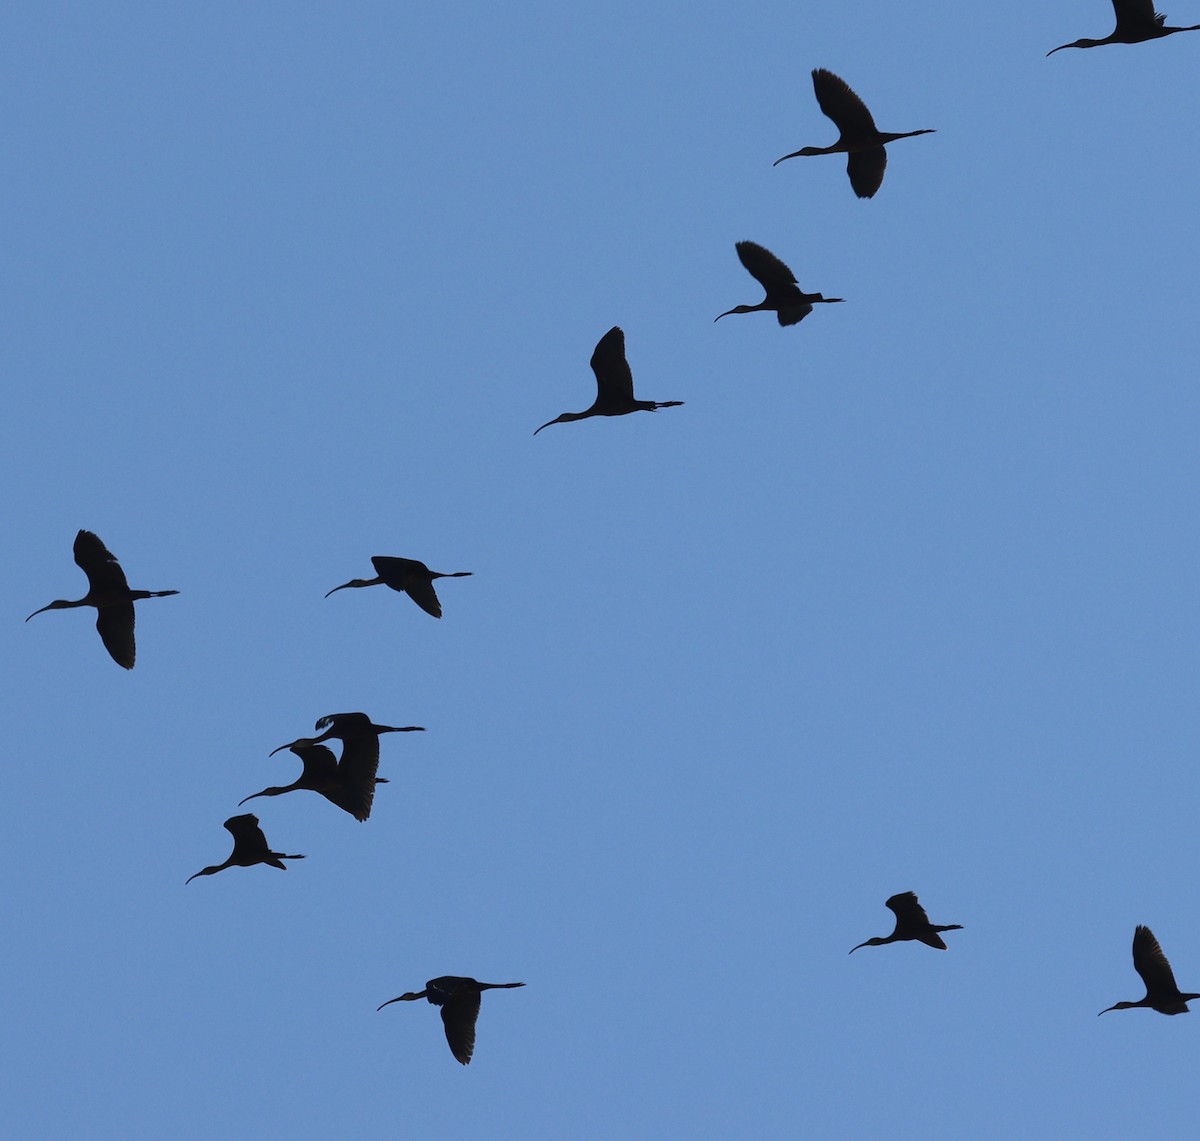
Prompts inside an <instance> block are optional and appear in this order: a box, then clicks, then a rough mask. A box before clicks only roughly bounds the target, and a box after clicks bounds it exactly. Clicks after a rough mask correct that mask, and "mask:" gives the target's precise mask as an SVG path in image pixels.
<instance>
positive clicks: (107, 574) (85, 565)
mask: <svg viewBox="0 0 1200 1141" xmlns="http://www.w3.org/2000/svg"><path fill="white" fill-rule="evenodd" d="M75 562H76V563H77V564H78V566H79V568H80V570H82V571H83V573H84V574H85V575H87V579H88V592H87V594H85V595H84V596H83V597H82V598H80V599H77V600H76V601H74V602H70V601H68V600H67V599H64V598H59V599H56V600H55V601H54V602H51V603H50V604H49V605H47V606H43V607H42V609H41V610H35V611H34V612H33V614H31V615H30V616H29V618H32V617H33V616H34V614H42V613H44V612H45V611H47V610H70V609H73V608H74V607H76V606H94V607H95V608H96V611H97V614H96V629H97V630H98V631H99V632H100V640H101V641H102V642H103V643H104V648H105V649H106V650H107V651H108V652H109V655H110V656H111V657H112V660H113V661H114V662H116V663H117V665H119V666H123V667H124V668H125V669H127V670H131V669H133V662H134V659H135V658H136V657H137V646H136V645H135V644H134V640H133V623H134V614H133V604H134V603H135V602H136V601H138V600H139V599H142V598H165V597H166V596H167V595H169V594H178V593H179V591H177V590H130V589H129V583H128V582H127V581H126V580H125V572H124V571H123V570H122V569H121V564H120V563H119V562H117V557H116V555H114V554H113V553H112V551H110V550H109V549H108V548H107V547H106V546H105V545H104V544H103V543H102V542H101V541H100V538H99V536H97V535H93V534H92V532H91V531H80V532H79V534H78V535H76V536H75ZM29 618H26V619H25V621H26V622H28V621H29Z"/></svg>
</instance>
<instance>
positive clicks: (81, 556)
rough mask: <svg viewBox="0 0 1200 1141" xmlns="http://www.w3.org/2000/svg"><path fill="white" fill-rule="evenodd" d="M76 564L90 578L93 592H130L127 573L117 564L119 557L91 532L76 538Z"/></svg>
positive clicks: (82, 533) (80, 534)
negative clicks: (126, 577)
mask: <svg viewBox="0 0 1200 1141" xmlns="http://www.w3.org/2000/svg"><path fill="white" fill-rule="evenodd" d="M75 562H76V563H77V564H78V565H79V569H80V570H82V571H83V573H84V574H85V575H87V577H88V582H89V583H90V584H91V588H92V590H95V591H105V590H128V589H129V583H128V582H126V580H125V572H124V571H123V570H122V569H121V564H120V563H119V562H117V556H116V555H114V554H113V553H112V551H110V550H109V549H108V548H107V547H106V546H105V545H104V544H103V543H102V542H101V541H100V538H99V536H98V535H93V534H92V532H91V531H80V532H79V534H78V535H76V536H75Z"/></svg>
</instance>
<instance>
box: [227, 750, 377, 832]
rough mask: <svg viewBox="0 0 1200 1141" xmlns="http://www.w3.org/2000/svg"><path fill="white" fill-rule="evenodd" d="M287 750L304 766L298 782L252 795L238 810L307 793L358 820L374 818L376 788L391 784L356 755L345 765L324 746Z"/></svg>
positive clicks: (240, 803)
mask: <svg viewBox="0 0 1200 1141" xmlns="http://www.w3.org/2000/svg"><path fill="white" fill-rule="evenodd" d="M376 739H377V740H378V738H376ZM287 748H289V749H291V751H292V752H293V753H295V754H296V756H298V757H299V758H300V760H301V762H302V763H303V765H304V771H303V772H301V774H300V776H299V778H297V779H296V780H295V781H293V782H292V783H291V784H288V785H283V786H279V787H274V788H264V789H263V790H262V792H255V793H251V794H250V795H249V796H248V797H246V798H245V800H240V801H238V805H239V806H240V805H243V804H245V803H246V801H247V800H253V799H254V798H255V797H258V796H282V795H283V794H284V793H285V792H295V791H296V790H298V789H308V790H309V791H311V792H318V793H320V794H321V795H322V796H323V797H324V798H325V799H326V800H328V801H329V802H330V803H331V804H336V805H337V806H338V808H341V809H344V810H345V811H346V812H349V813H350V815H351V816H353V817H354V819H355V820H366V819H367V817H368V816H370V815H371V805H372V804H373V803H374V800H375V786H376V785H377V784H387V783H388V782H387V780H386V779H385V778H383V777H377V776H375V775H374V773H373V772H371V771H370V766H369V765H363V764H361V763H357V764H356V763H355V762H356V761H357V760H358V758H357V756H356V755H353V754H355V753H356V752H357V751H355V750H352V756H351V757H350V763H347V764H345V765H343V764H341V763H339V761H338V759H337V758H336V757H335V756H334V755H333V750H332V749H328V748H326V747H325V746H324V745H303V744H292V745H288V746H287ZM343 759H344V758H343Z"/></svg>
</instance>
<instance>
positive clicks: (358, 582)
mask: <svg viewBox="0 0 1200 1141" xmlns="http://www.w3.org/2000/svg"><path fill="white" fill-rule="evenodd" d="M371 564H372V565H373V566H374V567H375V572H376V577H375V578H352V579H351V580H350V581H349V582H344V583H342V585H341V586H335V587H334V588H333V590H331V591H330V592H329V594H336V593H337V592H338V591H339V590H346V589H347V588H348V587H352V586H379V585H380V584H382V585H384V586H390V587H391V588H392V589H393V590H398V591H400V593H401V594H407V595H408V597H409V598H411V599H412V600H413V601H414V602H415V603H416V604H417V605H418V606H419V607H420V608H421V609H422V610H424V611H425V613H426V614H432V615H433V616H434V617H435V618H440V617H441V616H442V604H441V603H440V602H439V601H438V596H437V595H436V594H435V593H434V589H433V580H434V579H435V578H469V577H470V575H471V572H470V571H454V572H453V573H452V574H442V572H441V571H431V570H430V569H429V568H428V567H427V566H426V565H425V564H424V563H420V562H417V560H416V559H398V558H395V557H393V556H392V555H374V556H372V558H371ZM329 594H327V595H325V597H326V598H328V597H329Z"/></svg>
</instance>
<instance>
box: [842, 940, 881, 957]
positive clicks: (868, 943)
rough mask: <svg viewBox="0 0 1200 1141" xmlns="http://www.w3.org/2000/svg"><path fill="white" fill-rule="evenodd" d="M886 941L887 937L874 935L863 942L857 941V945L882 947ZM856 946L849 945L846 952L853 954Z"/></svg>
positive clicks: (856, 948)
mask: <svg viewBox="0 0 1200 1141" xmlns="http://www.w3.org/2000/svg"><path fill="white" fill-rule="evenodd" d="M886 942H888V940H887V939H884V938H882V937H881V936H879V935H876V936H875V938H874V939H868V940H867V941H866V942H865V943H859V945H858V947H882V946H883V945H884V944H885V943H886ZM858 947H851V948H850V950H849V951H848V952H847V954H850V955H853V954H854V952H855V951H857V950H858Z"/></svg>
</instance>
